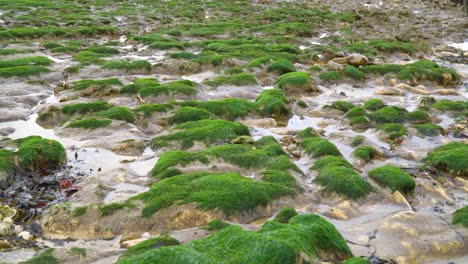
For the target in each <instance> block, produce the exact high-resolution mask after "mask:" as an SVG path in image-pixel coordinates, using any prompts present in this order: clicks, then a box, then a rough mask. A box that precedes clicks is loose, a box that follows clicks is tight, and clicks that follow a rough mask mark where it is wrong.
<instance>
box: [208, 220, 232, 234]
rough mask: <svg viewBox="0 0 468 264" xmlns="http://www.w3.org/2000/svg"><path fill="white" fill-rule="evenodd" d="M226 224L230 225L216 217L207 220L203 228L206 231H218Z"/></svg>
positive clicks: (226, 225)
mask: <svg viewBox="0 0 468 264" xmlns="http://www.w3.org/2000/svg"><path fill="white" fill-rule="evenodd" d="M228 226H230V224H228V223H226V222H224V221H223V220H221V219H218V218H216V219H213V220H211V221H210V222H208V224H206V226H204V227H203V229H206V230H208V231H218V230H221V229H223V228H225V227H228Z"/></svg>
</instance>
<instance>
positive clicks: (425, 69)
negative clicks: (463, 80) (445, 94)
mask: <svg viewBox="0 0 468 264" xmlns="http://www.w3.org/2000/svg"><path fill="white" fill-rule="evenodd" d="M397 78H398V79H400V80H412V79H416V80H418V81H419V80H429V81H435V82H437V83H440V84H443V85H447V84H450V83H452V82H453V81H456V80H458V78H459V76H458V74H457V72H456V71H454V70H452V69H448V68H444V67H440V66H439V65H438V64H437V63H435V62H432V61H429V60H420V61H417V62H414V63H411V64H407V65H405V66H404V67H402V69H401V71H400V72H399V73H398V74H397Z"/></svg>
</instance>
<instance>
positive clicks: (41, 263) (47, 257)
mask: <svg viewBox="0 0 468 264" xmlns="http://www.w3.org/2000/svg"><path fill="white" fill-rule="evenodd" d="M21 263H24V264H46V263H47V264H60V261H59V260H58V259H57V258H56V257H55V256H54V249H53V248H49V249H46V250H45V251H44V252H42V253H41V254H39V255H38V256H35V257H33V258H32V259H30V260H28V261H24V262H21Z"/></svg>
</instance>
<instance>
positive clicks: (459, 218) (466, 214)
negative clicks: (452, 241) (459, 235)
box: [452, 206, 468, 228]
mask: <svg viewBox="0 0 468 264" xmlns="http://www.w3.org/2000/svg"><path fill="white" fill-rule="evenodd" d="M458 224H460V225H462V226H463V227H465V228H468V206H465V207H463V208H460V209H458V210H456V211H455V212H454V213H453V216H452V225H458Z"/></svg>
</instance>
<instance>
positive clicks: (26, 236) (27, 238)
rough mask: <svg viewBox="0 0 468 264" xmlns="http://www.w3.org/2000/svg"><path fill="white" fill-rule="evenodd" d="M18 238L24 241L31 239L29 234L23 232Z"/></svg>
mask: <svg viewBox="0 0 468 264" xmlns="http://www.w3.org/2000/svg"><path fill="white" fill-rule="evenodd" d="M18 237H21V238H22V239H24V240H31V239H32V238H33V236H32V235H31V233H29V232H28V231H23V232H21V233H19V234H18Z"/></svg>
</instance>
